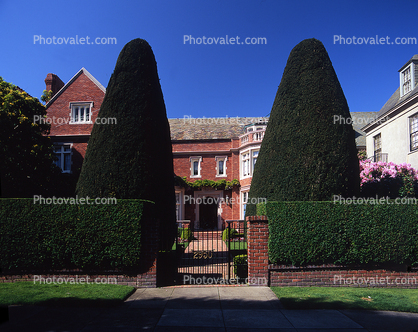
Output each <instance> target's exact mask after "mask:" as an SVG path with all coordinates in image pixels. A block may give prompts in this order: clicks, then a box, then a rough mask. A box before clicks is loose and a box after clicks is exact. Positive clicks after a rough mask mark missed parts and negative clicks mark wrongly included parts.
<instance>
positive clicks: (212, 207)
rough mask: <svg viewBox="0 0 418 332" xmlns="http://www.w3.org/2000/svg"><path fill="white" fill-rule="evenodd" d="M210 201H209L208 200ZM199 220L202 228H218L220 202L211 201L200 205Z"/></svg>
mask: <svg viewBox="0 0 418 332" xmlns="http://www.w3.org/2000/svg"><path fill="white" fill-rule="evenodd" d="M208 201H209V202H210V200H208ZM207 203H208V202H207ZM199 221H200V228H202V229H217V227H218V204H217V203H216V202H210V204H200V205H199Z"/></svg>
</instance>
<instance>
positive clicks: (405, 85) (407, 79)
mask: <svg viewBox="0 0 418 332" xmlns="http://www.w3.org/2000/svg"><path fill="white" fill-rule="evenodd" d="M400 78H401V97H402V96H404V95H406V94H407V93H408V92H410V91H411V90H412V89H413V88H414V75H413V63H411V64H410V65H409V66H408V67H406V68H405V69H404V70H403V71H401V73H400Z"/></svg>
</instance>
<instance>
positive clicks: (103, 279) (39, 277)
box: [0, 272, 156, 288]
mask: <svg viewBox="0 0 418 332" xmlns="http://www.w3.org/2000/svg"><path fill="white" fill-rule="evenodd" d="M155 280H156V279H155V276H154V275H147V274H139V275H136V276H128V275H123V274H114V273H113V274H112V273H110V274H104V273H101V274H85V273H82V272H80V273H78V272H69V273H68V272H67V273H63V272H57V273H47V274H43V273H39V274H2V275H0V283H7V282H17V281H31V282H34V283H35V284H52V283H54V284H66V283H67V284H113V285H127V286H133V287H137V288H143V287H155Z"/></svg>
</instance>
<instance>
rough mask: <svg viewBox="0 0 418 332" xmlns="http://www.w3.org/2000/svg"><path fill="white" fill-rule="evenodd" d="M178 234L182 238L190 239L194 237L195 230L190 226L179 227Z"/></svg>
mask: <svg viewBox="0 0 418 332" xmlns="http://www.w3.org/2000/svg"><path fill="white" fill-rule="evenodd" d="M177 235H178V237H179V238H180V239H182V240H185V241H190V240H191V239H192V237H193V232H192V230H191V229H190V228H178V230H177Z"/></svg>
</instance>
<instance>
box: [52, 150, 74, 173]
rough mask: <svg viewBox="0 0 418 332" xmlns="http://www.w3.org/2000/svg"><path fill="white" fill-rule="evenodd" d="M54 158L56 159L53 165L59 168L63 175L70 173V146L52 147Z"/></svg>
mask: <svg viewBox="0 0 418 332" xmlns="http://www.w3.org/2000/svg"><path fill="white" fill-rule="evenodd" d="M54 153H55V156H56V157H57V158H58V159H57V160H56V161H55V164H56V165H57V166H58V167H59V168H61V170H62V172H63V173H70V172H71V144H61V145H55V146H54Z"/></svg>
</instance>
